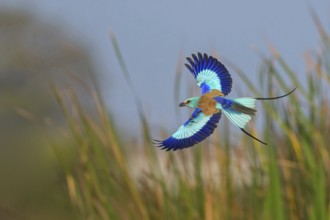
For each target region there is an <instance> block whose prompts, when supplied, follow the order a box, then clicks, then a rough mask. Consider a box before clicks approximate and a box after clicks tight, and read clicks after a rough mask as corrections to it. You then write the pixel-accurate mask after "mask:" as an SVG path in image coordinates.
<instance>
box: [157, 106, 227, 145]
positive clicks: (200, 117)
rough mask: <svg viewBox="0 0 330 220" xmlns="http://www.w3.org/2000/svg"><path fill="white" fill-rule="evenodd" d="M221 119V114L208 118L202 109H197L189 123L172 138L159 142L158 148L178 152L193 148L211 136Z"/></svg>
mask: <svg viewBox="0 0 330 220" xmlns="http://www.w3.org/2000/svg"><path fill="white" fill-rule="evenodd" d="M220 118H221V112H219V113H216V114H214V115H210V116H206V115H205V114H204V113H203V112H201V110H200V109H195V111H194V112H193V113H192V115H191V116H190V118H189V119H188V121H186V123H184V124H183V125H182V126H181V127H180V128H179V129H178V130H177V131H176V132H175V133H174V134H173V135H172V136H171V137H169V138H167V139H166V140H164V141H157V140H155V143H156V144H158V147H162V149H166V150H168V151H169V150H178V149H183V148H187V147H191V146H193V145H195V144H198V143H199V142H201V141H203V140H204V139H205V138H207V137H208V136H210V135H211V134H212V133H213V131H214V129H215V128H216V127H217V123H218V122H219V120H220Z"/></svg>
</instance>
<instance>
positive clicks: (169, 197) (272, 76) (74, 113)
mask: <svg viewBox="0 0 330 220" xmlns="http://www.w3.org/2000/svg"><path fill="white" fill-rule="evenodd" d="M316 24H317V27H318V29H319V32H320V36H321V39H322V53H313V52H311V53H308V54H307V55H306V73H305V74H304V75H303V76H300V77H298V73H295V72H294V71H293V70H292V69H291V68H290V65H289V64H288V63H286V61H285V60H284V59H283V57H282V56H281V54H280V53H279V52H277V51H276V50H275V49H274V48H271V56H269V57H268V58H267V57H266V56H265V57H262V68H260V77H259V79H260V81H259V84H258V85H262V86H257V85H255V84H254V83H252V82H251V81H250V79H249V78H248V77H246V76H247V74H246V73H244V72H243V71H241V70H239V69H238V68H237V67H235V66H232V68H233V69H235V70H236V71H235V73H232V74H237V75H238V76H239V77H240V78H241V79H242V81H243V82H244V83H245V84H246V86H247V88H248V89H249V91H247V92H246V94H253V95H256V96H257V95H258V96H261V94H262V96H274V95H280V94H283V93H285V92H288V91H289V90H291V89H292V88H293V87H297V90H296V92H295V93H293V94H292V95H290V96H289V97H287V98H286V99H282V100H280V101H276V102H265V103H263V105H262V106H259V108H260V107H263V108H264V111H263V112H262V114H263V115H262V114H261V113H260V112H259V114H258V116H257V117H258V118H262V117H263V118H262V125H261V129H260V128H259V127H258V129H256V126H255V125H254V124H253V123H250V125H249V128H248V130H249V131H252V133H254V134H256V133H257V130H258V131H261V132H259V133H257V134H256V135H257V136H258V137H262V139H263V140H266V142H268V144H269V145H268V146H266V147H265V146H262V145H261V144H259V143H258V142H256V141H252V140H251V139H250V138H249V137H246V136H244V135H243V134H240V133H232V131H231V130H230V129H229V128H228V127H229V126H231V125H228V123H226V122H225V120H222V121H221V122H220V123H224V124H225V125H224V126H223V127H222V129H221V130H220V129H218V130H217V131H216V132H215V134H213V135H212V137H210V138H209V139H208V140H207V141H205V142H203V143H202V144H200V145H199V146H197V147H194V148H190V149H186V150H183V151H177V152H165V151H161V150H160V149H158V148H156V147H154V146H152V144H151V141H150V129H149V126H148V121H147V119H146V117H145V116H144V113H143V109H142V108H141V103H140V100H139V98H138V97H137V96H135V101H136V105H137V108H138V113H139V115H140V119H141V129H142V131H143V134H144V136H143V137H144V145H143V146H142V147H141V148H139V147H136V146H135V144H134V143H127V142H124V141H123V140H121V138H120V135H119V134H118V131H117V129H116V127H115V123H114V121H113V119H112V117H111V114H109V113H108V110H107V109H106V108H105V106H104V101H103V100H102V98H101V95H100V92H99V91H98V86H97V85H96V83H95V84H94V87H93V88H88V89H86V91H87V92H88V94H89V98H91V99H92V100H93V101H94V105H95V112H97V114H96V115H91V114H90V113H88V112H85V111H84V108H83V107H82V105H81V100H80V99H79V98H78V97H77V95H76V92H75V91H74V90H73V89H72V90H69V91H62V90H61V89H60V88H58V87H57V86H53V91H54V94H55V96H56V98H57V101H58V103H59V104H60V106H61V108H62V111H63V113H64V115H65V117H66V120H67V123H68V125H69V128H70V136H71V138H72V140H74V141H73V144H72V145H73V151H74V155H75V158H74V162H71V163H67V162H66V161H65V159H64V158H63V153H62V151H63V149H62V148H60V147H59V146H56V145H55V146H54V151H55V152H56V155H57V157H58V159H59V161H62V167H63V171H64V175H65V178H66V184H67V194H68V197H69V198H70V201H71V203H72V207H73V208H74V209H75V212H76V215H77V219H145V220H147V219H172V220H174V219H242V220H243V219H244V220H245V219H260V220H263V219H274V220H281V219H283V220H285V219H296V220H298V219H299V220H300V219H315V220H323V219H324V220H326V219H330V191H329V190H330V147H329V144H330V120H329V118H330V103H329V101H330V99H329V92H328V90H329V89H330V60H329V59H328V58H329V57H330V56H329V55H330V40H329V37H328V35H327V34H326V33H325V31H324V30H323V28H322V27H321V26H320V25H319V23H318V22H317V20H316ZM111 41H112V43H113V46H114V48H115V52H116V54H117V57H118V60H119V63H120V66H121V68H122V71H123V74H124V76H125V78H126V79H127V81H128V84H129V85H130V86H131V89H132V91H134V88H133V84H132V83H130V82H131V80H130V75H129V72H128V70H127V68H126V65H125V62H124V58H123V56H122V55H121V52H120V47H119V44H118V43H117V40H116V38H115V36H114V35H111ZM177 72H178V74H181V70H178V71H177ZM300 74H301V73H300ZM303 77H305V78H306V82H307V84H306V86H304V83H303V82H302V81H303V80H302V78H303ZM177 80H180V77H177ZM174 84H175V85H176V89H175V91H176V93H178V91H179V89H178V88H177V87H178V86H179V83H178V82H174ZM82 87H86V86H82ZM134 94H135V93H134ZM233 136H235V137H241V139H238V140H237V138H235V141H234V140H233V138H229V137H233ZM165 137H166V134H164V138H165ZM128 149H129V150H128ZM138 165H141V167H139V166H138Z"/></svg>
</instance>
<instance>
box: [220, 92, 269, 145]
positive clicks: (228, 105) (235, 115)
mask: <svg viewBox="0 0 330 220" xmlns="http://www.w3.org/2000/svg"><path fill="white" fill-rule="evenodd" d="M256 100H257V99H255V98H237V99H226V101H225V103H224V104H223V105H222V109H221V110H222V112H223V113H224V114H225V115H226V116H227V118H228V119H229V120H230V121H231V122H232V123H233V124H234V125H236V126H237V127H239V128H240V129H241V131H243V132H244V133H245V134H247V135H248V136H250V137H252V138H253V139H255V140H257V141H259V142H261V143H263V144H265V145H266V143H265V142H263V141H261V140H259V139H258V138H256V137H254V136H252V135H251V134H249V133H248V132H247V131H245V130H244V127H245V125H246V124H247V123H248V122H249V121H250V120H251V116H253V115H255V113H256V112H257V110H256V109H255V106H256Z"/></svg>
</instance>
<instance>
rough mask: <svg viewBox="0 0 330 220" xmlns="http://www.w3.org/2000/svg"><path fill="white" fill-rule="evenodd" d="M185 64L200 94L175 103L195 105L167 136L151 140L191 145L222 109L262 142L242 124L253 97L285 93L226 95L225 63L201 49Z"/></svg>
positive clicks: (227, 76) (252, 112)
mask: <svg viewBox="0 0 330 220" xmlns="http://www.w3.org/2000/svg"><path fill="white" fill-rule="evenodd" d="M187 61H188V64H185V66H186V67H187V68H188V70H189V71H190V72H191V73H192V75H193V76H194V77H195V79H196V80H197V85H198V86H199V87H200V88H201V89H202V95H201V96H196V97H191V98H188V99H186V100H184V101H183V102H182V103H180V104H179V106H180V107H184V106H187V107H190V108H193V109H195V110H194V111H193V113H192V114H191V116H190V118H189V119H188V120H187V121H186V122H185V123H184V124H183V125H182V126H181V127H180V128H179V129H178V130H177V131H176V132H175V133H174V134H173V135H172V136H170V137H169V138H167V139H166V140H164V141H158V140H155V143H156V144H157V145H158V146H159V147H162V149H166V150H178V149H183V148H187V147H192V146H194V145H195V144H198V143H200V142H201V141H203V140H204V139H205V138H207V137H208V136H210V135H211V134H212V133H213V132H214V130H215V128H216V127H217V123H218V122H219V120H220V118H221V114H222V113H223V114H224V115H225V116H226V117H227V118H228V119H229V120H230V121H231V122H232V123H233V124H234V125H236V126H237V127H238V128H240V129H241V130H242V131H243V132H244V133H245V134H247V135H248V136H250V137H252V138H253V139H255V140H257V141H259V142H260V143H262V144H265V145H266V143H265V142H263V141H261V140H259V139H258V138H256V137H254V136H252V135H251V134H249V133H248V132H247V131H246V130H244V127H245V126H246V124H247V123H248V122H249V121H250V120H251V116H253V115H255V113H256V111H257V110H256V108H255V107H256V104H255V103H256V100H272V99H280V98H283V97H285V96H288V95H290V94H291V93H292V92H293V91H294V90H295V89H293V90H292V91H291V92H289V93H288V94H285V95H282V96H278V97H271V98H248V97H244V98H226V97H225V96H226V95H228V94H229V93H230V91H231V88H232V83H233V80H232V78H231V76H230V74H229V72H228V70H227V69H226V67H225V66H224V65H223V64H222V63H221V62H220V61H218V60H217V59H216V58H214V57H212V56H208V55H207V54H205V53H204V55H202V54H201V53H197V55H195V54H192V55H191V57H187Z"/></svg>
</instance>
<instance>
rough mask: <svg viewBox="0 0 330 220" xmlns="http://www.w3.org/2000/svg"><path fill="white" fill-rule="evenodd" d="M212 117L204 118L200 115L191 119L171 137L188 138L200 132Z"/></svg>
mask: <svg viewBox="0 0 330 220" xmlns="http://www.w3.org/2000/svg"><path fill="white" fill-rule="evenodd" d="M211 117H212V116H206V115H204V114H203V113H200V114H199V115H198V117H197V118H195V119H192V120H191V121H190V122H189V123H188V124H187V125H181V126H180V128H179V129H178V130H177V131H176V132H175V133H174V134H173V135H172V137H173V138H175V139H178V140H180V139H184V138H189V137H191V136H193V135H194V134H196V133H197V132H198V131H200V130H201V129H202V128H203V126H204V125H206V123H207V122H208V121H209V120H210V118H211Z"/></svg>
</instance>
